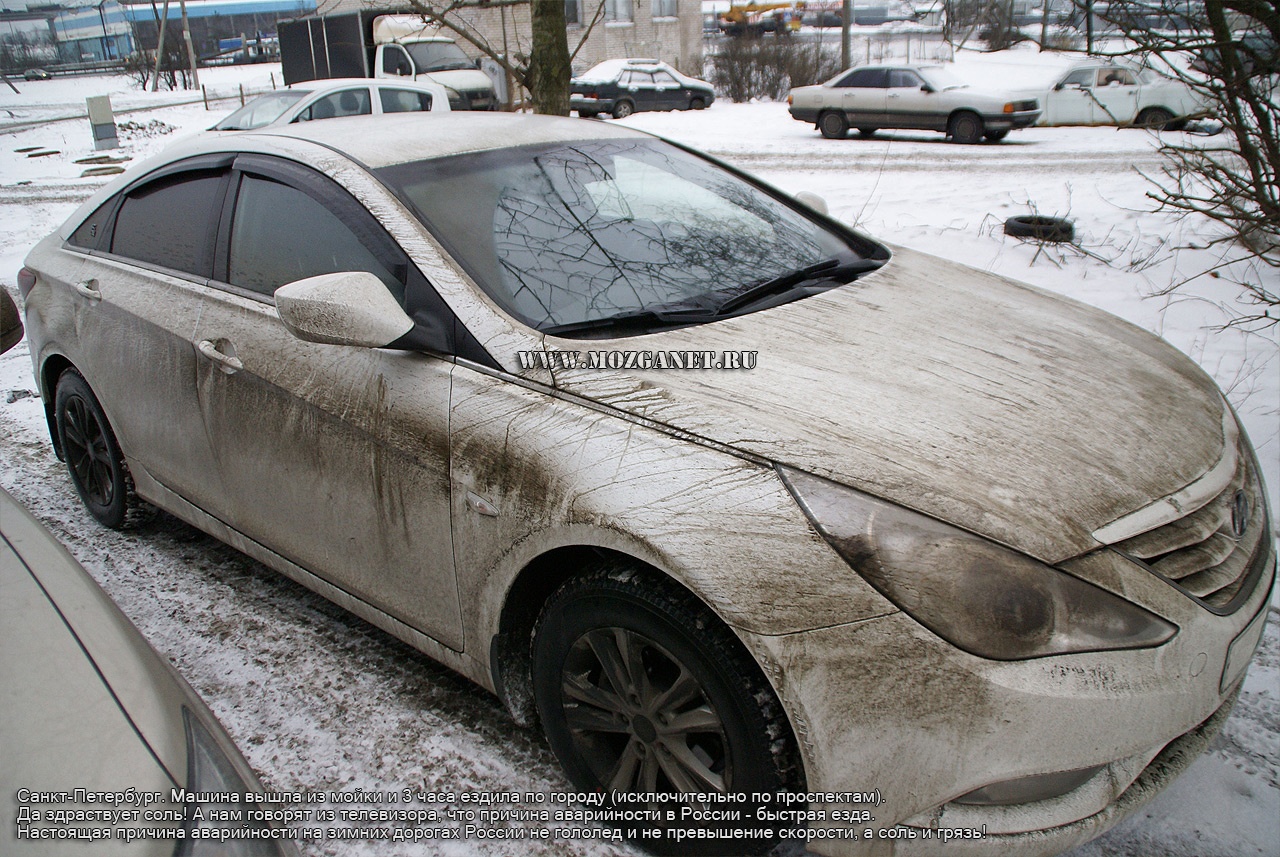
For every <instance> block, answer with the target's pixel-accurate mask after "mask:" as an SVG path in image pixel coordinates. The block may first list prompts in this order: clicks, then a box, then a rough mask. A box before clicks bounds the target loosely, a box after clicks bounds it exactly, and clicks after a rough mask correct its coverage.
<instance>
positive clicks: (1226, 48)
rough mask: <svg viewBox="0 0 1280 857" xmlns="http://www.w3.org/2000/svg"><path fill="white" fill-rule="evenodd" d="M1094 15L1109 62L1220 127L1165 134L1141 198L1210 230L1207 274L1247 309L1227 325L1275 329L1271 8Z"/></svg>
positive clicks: (1279, 73)
mask: <svg viewBox="0 0 1280 857" xmlns="http://www.w3.org/2000/svg"><path fill="white" fill-rule="evenodd" d="M1100 17H1102V18H1103V19H1104V20H1105V21H1108V22H1109V23H1111V24H1112V25H1114V26H1116V27H1117V28H1119V30H1120V31H1121V32H1123V34H1124V35H1125V37H1126V39H1125V41H1126V43H1127V44H1126V45H1125V47H1123V48H1122V49H1120V50H1116V51H1111V52H1108V54H1109V55H1118V54H1119V55H1132V56H1137V57H1138V58H1140V59H1142V60H1143V61H1145V62H1147V63H1149V64H1151V65H1152V66H1154V67H1156V68H1157V69H1159V70H1160V71H1163V72H1165V73H1166V74H1169V75H1172V76H1174V77H1176V78H1178V79H1180V80H1182V81H1183V82H1184V83H1186V84H1187V85H1188V86H1190V87H1191V88H1192V89H1194V90H1195V91H1196V92H1197V93H1198V94H1199V95H1200V96H1201V98H1202V99H1203V100H1204V101H1205V103H1206V104H1207V106H1208V108H1209V110H1210V111H1211V113H1212V114H1213V115H1214V117H1215V118H1216V119H1217V120H1218V121H1220V122H1221V123H1222V126H1223V133H1221V134H1218V135H1214V136H1211V137H1207V138H1196V137H1181V136H1180V137H1173V136H1172V135H1165V136H1164V137H1163V138H1162V140H1161V146H1160V151H1161V154H1162V155H1163V157H1164V167H1163V169H1162V171H1161V174H1160V175H1158V176H1153V177H1152V178H1153V181H1154V185H1155V186H1154V188H1153V189H1152V191H1150V193H1149V194H1148V195H1149V196H1150V197H1151V198H1152V199H1154V200H1155V201H1156V202H1157V203H1158V204H1159V205H1160V206H1161V207H1162V208H1164V209H1167V210H1171V211H1176V212H1182V213H1184V214H1186V215H1188V216H1192V217H1199V218H1205V219H1206V220H1207V221H1209V223H1211V224H1212V225H1213V226H1212V227H1211V228H1210V229H1209V230H1207V231H1208V232H1209V233H1210V234H1211V237H1210V239H1209V240H1210V243H1211V244H1213V245H1218V246H1220V247H1221V249H1222V250H1223V251H1224V252H1223V253H1222V254H1221V258H1222V260H1223V262H1222V264H1221V265H1220V266H1219V267H1218V268H1216V269H1215V270H1212V271H1209V272H1208V273H1210V274H1211V275H1212V276H1215V277H1223V278H1229V279H1231V280H1232V281H1234V282H1235V283H1236V284H1237V285H1238V286H1239V288H1240V290H1241V296H1242V297H1243V298H1244V300H1245V301H1246V302H1247V303H1248V304H1249V305H1250V309H1249V311H1247V312H1246V313H1244V314H1243V315H1242V316H1241V317H1239V318H1237V319H1235V321H1234V322H1233V324H1237V325H1244V326H1249V327H1270V326H1274V325H1276V324H1277V323H1280V288H1277V286H1276V282H1277V279H1278V278H1280V136H1278V134H1280V123H1278V122H1277V114H1278V108H1277V105H1278V104H1280V48H1277V44H1278V43H1280V10H1278V9H1277V6H1276V5H1275V3H1274V2H1272V0H1204V2H1196V3H1191V2H1187V0H1155V2H1152V0H1141V1H1140V2H1139V0H1112V2H1111V3H1110V4H1109V5H1108V6H1107V7H1106V12H1105V13H1103V14H1102V15H1100ZM1188 58H1190V60H1191V61H1190V62H1189V63H1188ZM1214 227H1216V228H1214ZM1184 283H1185V281H1182V282H1177V283H1174V284H1172V285H1171V286H1170V287H1169V289H1168V290H1167V291H1169V292H1173V291H1176V290H1177V289H1178V288H1179V287H1181V286H1182V285H1183V284H1184Z"/></svg>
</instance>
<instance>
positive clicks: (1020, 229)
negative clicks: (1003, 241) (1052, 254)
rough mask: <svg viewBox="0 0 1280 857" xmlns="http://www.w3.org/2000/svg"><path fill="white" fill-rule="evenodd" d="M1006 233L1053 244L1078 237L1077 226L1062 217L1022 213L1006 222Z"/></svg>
mask: <svg viewBox="0 0 1280 857" xmlns="http://www.w3.org/2000/svg"><path fill="white" fill-rule="evenodd" d="M1004 234H1005V235H1012V236H1013V237H1014V238H1030V239H1032V240H1035V241H1047V242H1050V243H1053V244H1066V243H1068V242H1070V241H1072V240H1074V239H1075V237H1076V229H1075V226H1074V225H1072V223H1071V221H1070V220H1066V219H1065V218H1062V217H1045V216H1043V215H1039V214H1021V215H1018V216H1016V217H1010V218H1009V219H1008V220H1006V221H1005V222H1004Z"/></svg>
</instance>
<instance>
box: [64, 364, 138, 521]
mask: <svg viewBox="0 0 1280 857" xmlns="http://www.w3.org/2000/svg"><path fill="white" fill-rule="evenodd" d="M54 416H55V420H56V425H57V430H58V442H59V444H60V445H61V447H62V454H63V456H64V457H65V458H66V461H67V471H68V472H69V473H70V474H71V483H72V484H73V485H75V486H76V492H77V493H78V494H79V495H80V499H81V500H82V501H83V502H84V505H85V507H86V508H87V509H88V510H89V513H90V514H91V515H93V517H95V518H97V519H98V522H99V523H100V524H102V525H103V526H105V527H110V528H111V529H113V530H118V529H122V528H123V527H124V526H125V524H126V522H127V521H128V518H129V512H130V510H131V509H132V508H135V507H136V505H137V501H136V498H135V497H134V495H133V480H132V479H131V478H130V476H129V470H128V468H127V467H126V466H125V463H124V455H123V454H122V453H121V452H120V445H119V444H118V443H117V442H116V438H115V434H113V433H112V431H111V425H110V423H108V422H107V417H106V414H104V413H103V412H102V406H101V405H99V404H98V400H97V398H95V397H94V395H93V391H92V390H90V389H89V385H88V383H87V382H86V381H85V380H84V377H83V376H81V374H80V373H79V372H77V371H76V370H74V369H68V370H66V371H65V372H63V373H62V375H61V377H59V378H58V386H57V389H56V391H55V393H54Z"/></svg>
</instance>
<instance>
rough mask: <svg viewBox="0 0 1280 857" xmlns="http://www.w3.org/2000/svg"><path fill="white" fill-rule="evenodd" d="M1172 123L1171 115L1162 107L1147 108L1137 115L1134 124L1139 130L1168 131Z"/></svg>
mask: <svg viewBox="0 0 1280 857" xmlns="http://www.w3.org/2000/svg"><path fill="white" fill-rule="evenodd" d="M1172 122H1173V114H1172V113H1170V112H1169V111H1168V110H1165V109H1164V108H1163V107H1148V108H1147V109H1146V110H1143V111H1142V112H1141V113H1139V114H1138V121H1137V122H1135V123H1134V124H1136V125H1138V126H1139V127H1141V128H1151V129H1153V130H1156V131H1166V130H1169V127H1168V126H1169V125H1170V123H1172Z"/></svg>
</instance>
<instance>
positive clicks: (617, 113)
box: [613, 101, 636, 119]
mask: <svg viewBox="0 0 1280 857" xmlns="http://www.w3.org/2000/svg"><path fill="white" fill-rule="evenodd" d="M635 112H636V106H635V105H634V104H632V103H631V102H630V101H619V102H618V103H617V104H615V105H613V118H614V119H626V118H627V117H628V116H630V115H631V114H632V113H635Z"/></svg>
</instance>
